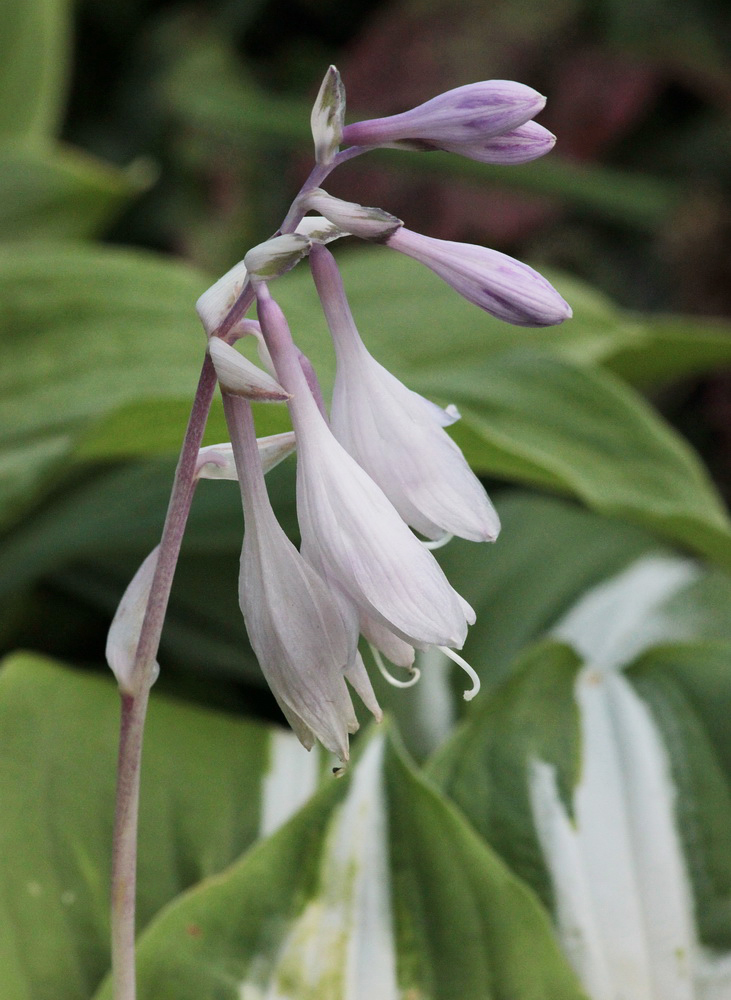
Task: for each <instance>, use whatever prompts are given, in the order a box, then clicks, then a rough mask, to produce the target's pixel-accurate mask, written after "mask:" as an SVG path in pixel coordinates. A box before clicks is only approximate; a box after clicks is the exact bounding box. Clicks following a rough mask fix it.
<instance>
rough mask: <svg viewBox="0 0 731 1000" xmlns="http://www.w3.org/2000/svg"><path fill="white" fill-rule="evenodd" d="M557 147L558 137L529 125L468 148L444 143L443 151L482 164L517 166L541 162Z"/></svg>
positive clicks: (538, 127)
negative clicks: (539, 158)
mask: <svg viewBox="0 0 731 1000" xmlns="http://www.w3.org/2000/svg"><path fill="white" fill-rule="evenodd" d="M555 145H556V136H555V135H554V134H553V133H552V132H549V131H548V129H547V128H544V127H543V126H542V125H539V124H538V122H526V123H525V125H519V126H518V128H514V129H511V131H510V132H504V133H503V134H502V135H496V136H495V137H494V138H492V139H480V140H478V141H477V142H475V143H473V144H471V145H469V146H466V145H464V144H459V145H457V144H455V145H452V144H450V143H446V142H445V143H443V144H442V146H441V147H440V148H441V149H444V150H446V151H447V152H449V153H459V154H461V155H462V156H467V157H469V158H470V159H471V160H479V161H480V162H481V163H495V164H500V165H503V166H515V165H516V164H518V163H528V162H529V161H530V160H537V159H538V157H539V156H545V155H546V153H550V151H551V150H552V149H553V147H554V146H555Z"/></svg>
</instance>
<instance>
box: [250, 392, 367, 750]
mask: <svg viewBox="0 0 731 1000" xmlns="http://www.w3.org/2000/svg"><path fill="white" fill-rule="evenodd" d="M231 410H232V411H233V412H234V413H235V414H236V415H237V417H238V418H239V419H238V421H237V432H238V434H239V437H238V440H233V441H232V444H233V448H234V456H235V458H236V467H237V469H238V473H239V484H240V486H241V496H242V500H243V505H244V515H245V520H246V530H245V533H244V543H243V548H242V552H241V572H240V577H239V601H240V605H241V610H242V613H243V616H244V622H245V624H246V630H247V632H248V634H249V640H250V642H251V646H252V648H253V650H254V653H255V654H256V657H257V659H258V661H259V664H260V666H261V669H262V672H263V674H264V676H265V678H266V680H267V683H268V684H269V687H270V688H271V690H272V693H273V694H274V697H275V698H276V699H277V702H278V703H279V705H280V707H281V709H282V711H283V713H284V715H285V716H286V718H287V720H288V722H289V723H290V725H291V726H292V728H293V729H294V731H295V733H296V734H297V736H298V737H299V739H300V741H301V742H302V743H303V744H304V746H306V747H307V748H308V749H309V748H310V747H311V746H312V745H313V743H314V740H315V738H317V739H318V740H319V741H320V742H321V743H322V744H323V746H325V747H327V749H328V750H331V751H332V752H333V753H336V754H338V756H340V757H341V759H343V760H346V759H347V757H348V733H352V732H354V731H355V730H356V729H357V728H358V722H357V719H356V717H355V712H354V711H353V705H352V702H351V700H350V695H349V693H348V689H347V685H346V683H345V676H346V675H347V676H349V678H350V679H351V682H352V683H353V684H354V686H356V690H358V689H360V690H362V691H363V696H364V700H366V702H367V703H369V705H370V707H371V708H372V709H373V710H374V712H376V713H378V714H380V712H379V709H378V705H377V703H376V700H375V696H374V695H373V692H372V690H371V689H370V683H369V681H368V677H367V674H366V673H365V670H364V669H362V665H361V667H360V668H359V666H358V663H357V662H356V650H355V636H354V634H353V633H354V630H353V627H352V625H351V623H350V622H349V621H348V616H347V615H344V614H343V610H342V602H341V601H340V600H339V599H338V597H337V596H334V595H333V594H332V592H331V590H330V588H329V587H328V586H327V584H326V583H325V581H324V580H323V579H322V578H321V577H320V576H319V575H318V574H317V572H316V571H315V570H314V569H313V568H312V566H311V565H309V564H308V563H307V561H306V560H305V559H303V558H302V556H301V555H300V553H299V552H298V551H297V549H296V547H295V546H294V545H293V544H292V542H291V541H290V540H289V539H288V538H287V536H286V535H285V533H284V531H283V530H282V528H281V526H280V524H279V522H278V521H277V519H276V517H275V515H274V511H273V510H272V507H271V504H270V502H269V497H268V495H267V491H266V486H265V484H264V476H263V473H262V470H261V466H260V464H259V462H258V452H257V445H256V438H255V436H254V424H253V419H252V417H251V410H250V408H249V404H248V403H246V402H244V401H243V400H241V399H232V405H231ZM232 436H233V435H232Z"/></svg>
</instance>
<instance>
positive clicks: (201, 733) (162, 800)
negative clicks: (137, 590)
mask: <svg viewBox="0 0 731 1000" xmlns="http://www.w3.org/2000/svg"><path fill="white" fill-rule="evenodd" d="M118 726H119V708H118V696H117V691H116V687H115V685H114V684H113V682H112V680H111V678H110V679H108V680H107V679H100V678H98V677H94V676H90V675H88V674H84V673H81V672H79V671H73V670H70V669H66V668H62V667H60V666H58V665H55V664H53V663H52V662H50V661H48V660H44V659H41V658H40V657H35V656H32V655H30V654H24V655H18V656H15V657H13V658H11V659H8V660H7V661H6V663H5V665H4V666H3V668H2V670H1V671H0V799H1V800H2V803H3V819H2V823H1V824H0V847H1V853H2V857H3V859H4V865H3V869H2V878H1V879H0V926H3V927H5V928H12V933H3V934H2V935H0V965H1V966H2V970H3V974H2V978H3V995H4V996H7V997H8V998H11V997H12V1000H89V997H90V996H91V994H92V993H93V991H94V989H95V988H96V985H97V984H98V982H99V980H100V979H101V977H102V976H103V975H104V974H105V973H106V971H107V969H108V966H109V955H108V932H109V926H108V916H107V911H108V895H109V888H108V885H109V856H110V845H111V831H112V816H113V809H114V782H115V769H116V751H117V738H118V735H117V734H118ZM319 766H320V765H319V758H318V756H317V754H315V755H314V756H312V755H311V756H308V755H307V753H306V752H305V751H304V750H303V749H302V748H301V747H300V746H299V744H298V743H297V742H296V741H295V739H294V737H293V736H292V735H291V734H289V733H286V732H284V731H283V730H276V729H274V728H266V727H263V726H260V725H256V724H254V723H249V722H242V721H238V720H236V719H234V718H232V717H231V716H226V715H223V714H220V713H219V714H216V713H212V712H207V711H204V710H202V709H199V708H194V707H192V706H190V705H186V704H185V703H182V702H176V701H166V700H165V699H163V698H159V697H153V699H152V702H151V707H150V713H149V719H148V725H147V731H146V734H145V756H144V765H143V776H142V801H141V819H140V856H139V904H138V905H139V910H138V912H139V926H140V927H144V926H145V924H147V923H148V921H149V920H150V919H151V918H152V917H153V916H154V915H155V914H156V912H157V911H158V910H159V909H160V908H161V907H162V906H164V904H165V903H166V902H167V901H168V900H170V899H171V898H173V897H174V896H176V895H177V894H178V893H180V892H181V891H182V890H184V889H185V888H187V887H188V886H190V885H193V884H195V883H197V882H199V881H200V880H201V879H205V878H207V877H209V876H211V875H214V874H215V873H216V872H218V871H220V870H221V869H223V868H224V867H225V866H226V865H228V864H229V863H230V862H231V861H232V860H233V859H234V858H236V857H238V856H239V855H240V854H241V852H242V851H245V850H246V848H247V847H248V846H249V845H250V844H251V843H252V842H253V841H254V840H255V839H256V838H257V837H258V836H259V835H260V834H266V833H269V832H271V831H272V830H273V829H274V828H275V827H276V826H277V824H278V823H280V822H282V821H283V820H284V819H285V818H286V817H287V816H288V815H289V814H290V813H291V812H292V811H293V810H294V809H295V808H296V807H297V805H298V804H299V803H301V802H303V801H304V800H305V799H306V798H307V796H308V794H310V792H311V791H313V790H314V787H315V785H316V784H317V781H318V774H319Z"/></svg>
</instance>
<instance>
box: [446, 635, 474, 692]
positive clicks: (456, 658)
mask: <svg viewBox="0 0 731 1000" xmlns="http://www.w3.org/2000/svg"><path fill="white" fill-rule="evenodd" d="M439 648H440V649H441V651H442V652H443V653H444V655H445V656H448V657H449V659H450V660H454V662H455V663H456V664H457V666H459V667H462V669H463V670H464V672H465V673H466V674H467V676H468V677H469V679H470V680H471V681H472V687H471V688H470V689H469V690H468V691H465V693H464V700H465V701H472V699H473V698H474V697H475V695H476V694H478V693H479V690H480V678H479V677H478V676H477V674H476V673H475V671H474V670H473V669H472V667H471V666H470V665H469V663H468V662H467V660H464V659H463V658H462V657H461V656H460V655H459V653H455V651H454V650H453V649H450V648H449V646H440V647H439Z"/></svg>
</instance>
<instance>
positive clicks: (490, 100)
mask: <svg viewBox="0 0 731 1000" xmlns="http://www.w3.org/2000/svg"><path fill="white" fill-rule="evenodd" d="M545 103H546V99H545V97H542V96H541V94H539V93H538V92H537V91H535V90H533V89H532V88H531V87H526V86H525V85H524V84H522V83H514V82H513V81H511V80H484V81H483V82H482V83H470V84H467V85H466V86H464V87H457V88H456V89H455V90H448V91H446V93H444V94H439V96H438V97H434V98H432V100H431V101H427V102H426V103H425V104H420V105H419V106H418V107H417V108H412V109H411V111H404V112H403V114H400V115H391V116H390V117H388V118H372V119H371V120H370V121H364V122H356V123H354V124H353V125H346V127H345V128H344V129H343V141H344V142H346V143H348V144H349V145H352V146H406V147H408V148H412V149H419V150H430V149H449V150H451V151H453V152H458V153H462V154H463V155H464V156H471V157H472V158H473V159H480V157H479V156H474V154H473V152H472V150H473V149H475V148H478V147H479V146H480V145H481V144H482V143H484V142H485V140H487V139H492V138H494V137H495V136H498V135H503V134H504V133H506V132H510V131H511V130H512V129H515V128H518V126H520V125H524V124H525V123H526V122H527V121H530V119H531V118H533V117H534V115H536V114H538V112H539V111H540V110H541V109H542V108H543V106H544V104H545Z"/></svg>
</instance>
